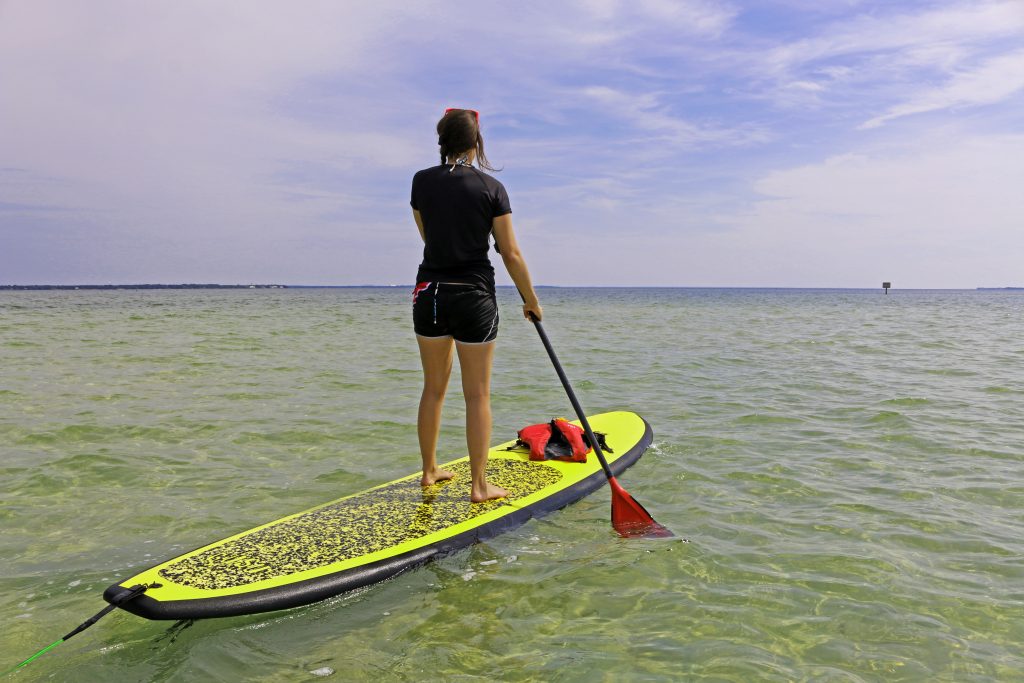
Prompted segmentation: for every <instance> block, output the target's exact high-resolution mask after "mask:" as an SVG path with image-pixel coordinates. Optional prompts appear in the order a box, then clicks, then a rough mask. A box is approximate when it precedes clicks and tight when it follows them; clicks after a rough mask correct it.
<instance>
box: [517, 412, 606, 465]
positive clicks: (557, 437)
mask: <svg viewBox="0 0 1024 683" xmlns="http://www.w3.org/2000/svg"><path fill="white" fill-rule="evenodd" d="M518 436H519V440H518V441H517V442H516V445H517V446H527V447H529V449H530V460H566V461H569V462H586V461H587V453H589V452H590V451H591V448H590V446H589V445H588V444H587V443H586V440H585V436H584V433H583V429H582V428H581V427H577V426H576V425H574V424H571V423H569V422H568V421H566V420H564V419H562V418H560V417H559V418H556V419H554V420H552V421H551V422H544V423H541V424H537V425H530V426H529V427H523V428H522V429H520V430H519V434H518Z"/></svg>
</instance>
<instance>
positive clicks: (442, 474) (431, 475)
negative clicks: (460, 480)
mask: <svg viewBox="0 0 1024 683" xmlns="http://www.w3.org/2000/svg"><path fill="white" fill-rule="evenodd" d="M454 476H455V473H454V472H449V471H448V470H442V469H441V468H440V467H435V468H434V469H432V470H431V471H430V472H424V473H423V478H422V479H420V486H433V485H434V484H436V483H437V482H439V481H445V480H446V479H451V478H452V477H454Z"/></svg>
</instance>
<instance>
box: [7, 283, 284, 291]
mask: <svg viewBox="0 0 1024 683" xmlns="http://www.w3.org/2000/svg"><path fill="white" fill-rule="evenodd" d="M287 287H288V286H287V285H213V284H181V285H159V284H154V285H0V290H6V291H12V290H16V291H25V290H47V289H72V290H74V289H287Z"/></svg>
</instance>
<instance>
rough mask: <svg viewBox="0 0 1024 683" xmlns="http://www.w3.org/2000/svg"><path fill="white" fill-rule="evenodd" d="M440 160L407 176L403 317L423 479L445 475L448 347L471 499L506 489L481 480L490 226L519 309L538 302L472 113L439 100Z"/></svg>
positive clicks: (487, 399)
mask: <svg viewBox="0 0 1024 683" xmlns="http://www.w3.org/2000/svg"><path fill="white" fill-rule="evenodd" d="M437 136H438V138H437V143H438V144H439V145H440V146H441V164H440V165H439V166H434V167H432V168H426V169H423V170H422V171H419V172H418V173H416V175H415V176H414V177H413V179H412V201H411V202H410V203H411V204H412V213H413V217H414V218H415V219H416V226H417V227H418V228H419V231H420V237H421V238H423V243H424V247H423V262H422V263H420V267H419V271H418V272H417V274H416V283H417V284H416V288H415V289H414V290H413V294H412V302H413V306H412V312H413V327H414V329H415V331H416V342H417V343H418V344H419V349H420V360H421V361H422V362H423V394H422V396H421V397H420V408H419V416H418V419H417V432H418V434H419V442H420V455H421V456H422V457H423V479H422V482H421V483H422V484H423V485H424V486H430V485H431V484H434V483H435V482H438V481H441V480H443V479H451V478H452V477H453V476H454V475H453V474H452V473H451V472H449V471H448V470H443V469H440V468H439V467H438V466H437V438H438V435H439V433H440V431H441V407H442V406H443V405H444V395H445V392H446V391H447V389H448V378H449V377H450V376H451V371H452V358H453V351H454V352H455V353H457V354H458V356H459V366H460V368H461V369H462V393H463V395H464V396H465V399H466V445H467V446H468V447H469V463H470V470H471V473H472V479H473V481H472V485H471V491H470V499H471V500H472V501H473V502H474V503H480V502H483V501H485V500H491V499H494V498H502V497H504V496H505V495H507V492H506V491H505V490H504V489H502V488H500V487H498V486H495V485H494V484H491V483H489V482H488V481H487V478H486V468H487V452H488V450H489V449H490V441H491V362H492V360H493V358H494V341H495V339H497V337H498V302H497V300H496V298H495V295H494V268H493V267H492V266H491V262H490V260H489V259H488V258H487V251H488V249H489V248H490V239H489V238H490V236H491V235H492V234H493V235H494V241H495V245H496V249H497V250H498V252H499V253H500V254H501V258H502V261H504V263H505V268H506V269H508V274H509V275H510V276H511V277H512V281H513V282H514V283H515V285H516V287H518V288H519V291H520V292H521V293H522V295H523V300H524V302H525V303H524V305H523V315H524V316H525V317H526V318H527V319H529V317H530V314H531V313H532V314H533V315H534V316H536V318H537V319H538V320H540V318H541V307H540V302H539V301H538V300H537V293H536V292H535V291H534V290H533V284H532V283H531V281H530V272H529V270H528V269H527V267H526V261H525V260H524V259H523V255H522V252H521V251H520V250H519V245H518V244H516V237H515V233H514V232H513V231H512V208H511V206H510V205H509V200H508V193H506V192H505V187H504V186H503V185H502V184H501V183H500V182H498V181H497V180H495V179H494V178H493V177H491V176H489V175H487V174H485V173H484V172H483V171H481V170H479V169H478V168H476V167H474V166H473V162H474V161H475V162H476V163H477V165H478V166H479V167H480V168H484V169H487V170H490V171H493V170H494V168H493V167H492V166H491V165H490V164H489V163H488V161H487V156H486V155H485V154H484V139H483V137H482V136H481V135H480V115H479V114H478V113H477V112H475V111H473V110H471V109H448V110H446V111H445V113H444V116H442V117H441V120H440V121H438V123H437Z"/></svg>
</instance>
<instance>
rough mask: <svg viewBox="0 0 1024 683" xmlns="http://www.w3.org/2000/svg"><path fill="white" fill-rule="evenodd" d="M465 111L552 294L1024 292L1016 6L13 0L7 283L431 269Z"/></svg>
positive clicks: (4, 51)
mask: <svg viewBox="0 0 1024 683" xmlns="http://www.w3.org/2000/svg"><path fill="white" fill-rule="evenodd" d="M446 107H465V108H473V109H478V110H479V111H480V112H481V126H482V129H483V134H484V137H485V141H486V149H487V154H488V157H489V158H490V160H491V161H492V163H494V164H495V165H496V166H498V167H500V168H501V169H502V170H501V171H500V172H498V173H496V174H495V175H496V177H498V179H499V180H501V181H502V182H503V183H504V184H505V186H506V188H507V189H508V192H509V195H510V197H511V202H512V210H513V214H512V215H513V224H514V227H515V231H516V234H517V237H518V239H519V242H520V245H521V246H522V247H523V251H524V253H525V255H526V258H527V262H528V263H529V266H530V270H531V272H532V273H533V278H534V281H535V282H536V283H538V284H545V285H563V286H570V285H609V286H648V285H650V286H707V287H714V286H736V287H744V286H746V287H880V286H881V283H882V281H883V280H889V281H891V282H892V283H893V285H894V287H896V288H901V287H902V288H973V287H979V286H982V287H1002V286H1024V0H993V1H991V2H986V1H974V2H960V1H952V0H951V1H935V2H918V1H916V0H900V1H898V2H894V1H892V0H881V1H867V0H865V1H859V0H828V1H822V0H756V1H755V0H749V1H746V2H741V1H729V2H724V1H723V2H715V1H712V0H624V1H619V0H555V1H551V0H545V1H543V2H540V1H535V0H516V1H508V2H499V1H496V2H485V1H481V0H474V1H472V2H466V1H463V0H443V1H439V2H435V1H432V0H425V1H422V2H411V1H409V0H402V1H392V0H375V2H372V3H362V2H358V3H357V2H341V1H331V2H326V1H324V2H319V1H316V0H307V1H304V2H298V3H297V2H287V1H283V0H282V1H280V2H270V1H268V0H245V1H242V0H238V1H235V2H227V1H225V2H208V1H206V0H174V1H173V2H170V1H167V2H147V3H139V2H135V1H134V0H123V1H115V0H90V1H89V2H79V1H78V0H64V1H60V0H0V284H128V283H184V282H189V283H196V282H200V283H221V284H248V283H265V284H292V285H299V284H307V285H355V284H380V285H387V284H411V283H412V282H413V280H414V278H415V272H416V266H417V265H418V263H419V260H420V257H421V253H422V243H421V242H420V239H419V236H418V233H417V230H416V227H415V224H414V223H413V220H412V215H411V209H410V207H409V203H408V201H409V186H410V181H411V178H412V174H413V173H414V172H415V171H416V170H418V169H420V168H424V167H427V166H431V165H433V164H436V163H438V155H437V144H436V143H437V137H436V133H435V131H434V126H435V125H436V123H437V120H438V118H440V116H441V114H442V112H443V110H444V109H445V108H446ZM492 260H494V261H495V265H496V270H497V271H498V272H499V278H498V282H499V284H507V283H509V282H510V280H509V279H508V277H507V275H505V274H504V269H503V268H502V267H501V265H500V257H496V256H495V255H493V254H492Z"/></svg>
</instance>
